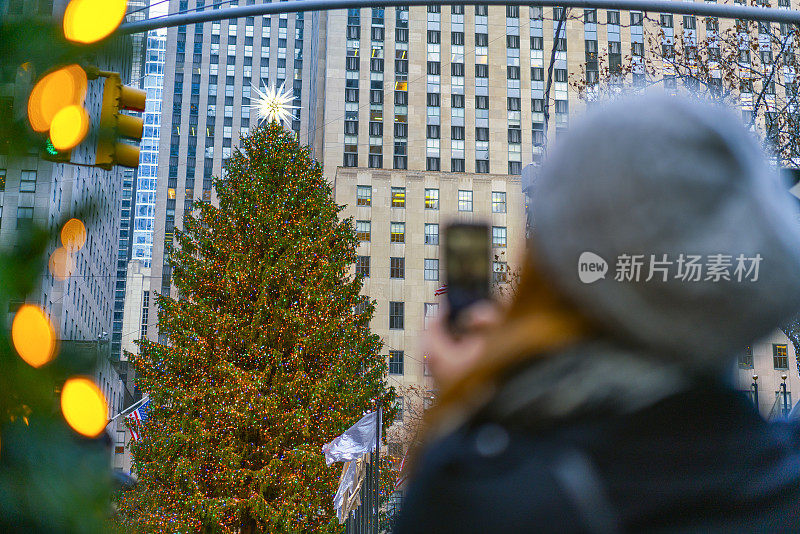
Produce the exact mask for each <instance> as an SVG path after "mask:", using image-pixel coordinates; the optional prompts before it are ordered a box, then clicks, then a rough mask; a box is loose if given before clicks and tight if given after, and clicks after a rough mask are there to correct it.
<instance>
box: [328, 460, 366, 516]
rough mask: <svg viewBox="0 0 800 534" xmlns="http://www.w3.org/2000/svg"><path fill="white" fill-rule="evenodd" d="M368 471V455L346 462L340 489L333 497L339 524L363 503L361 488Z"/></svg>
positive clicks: (340, 480)
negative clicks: (360, 493)
mask: <svg viewBox="0 0 800 534" xmlns="http://www.w3.org/2000/svg"><path fill="white" fill-rule="evenodd" d="M366 473H367V469H366V456H362V457H361V458H359V459H358V460H353V461H352V462H345V464H344V467H342V476H341V477H339V489H338V490H337V491H336V495H334V497H333V507H334V509H336V517H337V518H338V519H339V524H342V523H344V522H345V521H346V520H347V516H348V515H350V512H351V511H352V510H354V509H356V508H358V507H359V506H360V505H361V498H360V495H359V490H360V489H361V485H362V484H363V483H364V475H365V474H366Z"/></svg>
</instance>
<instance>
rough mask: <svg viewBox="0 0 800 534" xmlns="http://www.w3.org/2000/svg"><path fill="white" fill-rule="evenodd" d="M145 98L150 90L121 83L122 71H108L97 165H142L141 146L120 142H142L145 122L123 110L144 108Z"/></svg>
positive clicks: (107, 166) (108, 168) (98, 141)
mask: <svg viewBox="0 0 800 534" xmlns="http://www.w3.org/2000/svg"><path fill="white" fill-rule="evenodd" d="M146 97H147V93H145V92H144V91H141V90H139V89H134V88H132V87H126V86H124V85H122V81H121V79H120V77H119V74H117V73H115V72H112V73H106V83H105V87H104V88H103V107H102V111H101V113H100V128H99V131H98V139H97V152H96V155H95V166H96V167H100V168H103V169H106V170H111V168H112V167H113V166H115V165H121V166H123V167H130V168H136V167H138V166H139V148H138V147H137V146H134V145H131V144H128V143H124V142H121V139H122V138H128V139H132V140H134V141H137V142H138V141H141V139H142V133H143V132H144V121H143V120H142V119H140V118H137V117H132V116H130V115H125V114H123V113H120V111H121V110H123V109H130V110H134V111H144V106H145V100H146Z"/></svg>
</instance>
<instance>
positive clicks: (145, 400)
mask: <svg viewBox="0 0 800 534" xmlns="http://www.w3.org/2000/svg"><path fill="white" fill-rule="evenodd" d="M149 400H150V396H149V395H145V396H144V397H142V398H141V399H139V401H137V402H134V403H133V404H131V405H130V406H128V407H127V408H125V409H124V410H122V411H121V412H119V413H118V414H117V415H115V416H114V417H112V418H111V419H109V420H108V423H106V426H108V425H110V424H111V423H113V422H114V421H115V420H116V419H117V418H118V417H120V416H121V415H127V414H129V413H131V412H132V411H133V410H135V409H136V408H138V407H139V406H141V405H142V404H144V403H145V402H147V401H149Z"/></svg>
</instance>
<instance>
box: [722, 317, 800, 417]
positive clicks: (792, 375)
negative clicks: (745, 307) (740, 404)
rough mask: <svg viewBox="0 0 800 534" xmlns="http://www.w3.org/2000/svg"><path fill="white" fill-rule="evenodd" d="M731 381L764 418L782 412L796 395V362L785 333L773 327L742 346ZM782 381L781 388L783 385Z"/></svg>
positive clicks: (799, 373) (799, 375)
mask: <svg viewBox="0 0 800 534" xmlns="http://www.w3.org/2000/svg"><path fill="white" fill-rule="evenodd" d="M735 384H736V388H737V389H738V390H739V391H742V392H744V393H745V394H746V395H748V397H749V398H750V399H751V400H752V401H753V402H756V401H757V406H758V411H759V412H760V413H761V415H762V416H764V418H766V419H769V420H772V419H777V418H780V417H783V416H785V415H786V409H787V408H788V409H789V410H791V409H792V408H793V407H794V404H795V403H797V401H798V400H800V398H799V397H798V395H800V364H799V363H798V360H797V352H796V350H795V347H794V345H793V344H792V343H791V341H790V340H789V338H788V337H786V334H784V333H783V332H782V331H780V330H777V331H775V332H773V333H772V334H770V335H769V336H767V337H766V338H764V339H762V340H760V341H758V342H756V343H754V344H753V345H752V346H750V347H746V348H745V349H744V350H743V351H742V353H741V354H739V356H738V359H737V366H736V372H735ZM784 384H785V388H784Z"/></svg>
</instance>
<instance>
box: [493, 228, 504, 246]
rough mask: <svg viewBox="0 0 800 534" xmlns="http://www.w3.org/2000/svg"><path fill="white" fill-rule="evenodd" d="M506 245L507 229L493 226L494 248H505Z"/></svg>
mask: <svg viewBox="0 0 800 534" xmlns="http://www.w3.org/2000/svg"><path fill="white" fill-rule="evenodd" d="M506 244H507V242H506V227H505V226H492V246H493V247H505V246H506Z"/></svg>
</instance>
